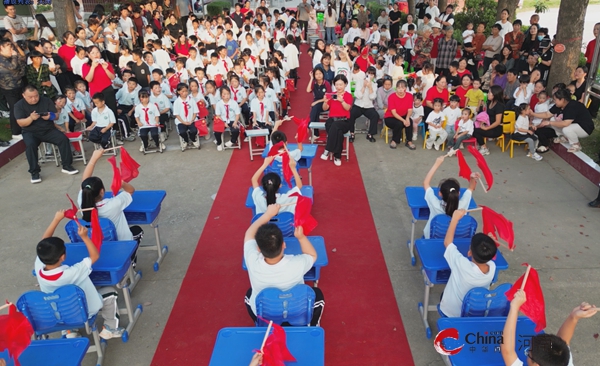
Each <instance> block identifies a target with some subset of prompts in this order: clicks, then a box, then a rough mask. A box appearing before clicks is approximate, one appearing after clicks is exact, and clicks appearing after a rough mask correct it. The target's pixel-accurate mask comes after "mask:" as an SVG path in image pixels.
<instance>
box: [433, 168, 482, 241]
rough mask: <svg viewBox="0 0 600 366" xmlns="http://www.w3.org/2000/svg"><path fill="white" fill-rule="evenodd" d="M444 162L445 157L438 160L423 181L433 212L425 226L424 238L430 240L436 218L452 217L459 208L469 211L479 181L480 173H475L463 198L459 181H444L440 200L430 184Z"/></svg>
mask: <svg viewBox="0 0 600 366" xmlns="http://www.w3.org/2000/svg"><path fill="white" fill-rule="evenodd" d="M443 162H444V157H443V156H441V157H439V158H437V159H436V161H435V163H434V164H433V166H432V167H431V169H430V170H429V172H428V173H427V176H426V177H425V180H424V181H423V188H425V201H426V202H427V207H429V211H430V212H431V213H430V214H429V220H428V221H427V224H425V229H424V230H423V236H424V237H425V239H429V234H430V233H429V226H430V223H431V219H433V218H434V217H435V216H437V215H443V214H446V215H448V216H452V214H453V213H454V211H455V210H457V209H459V208H460V209H467V208H468V207H469V203H470V202H471V197H472V196H473V191H475V187H476V186H477V179H479V173H474V174H472V175H471V180H470V181H469V188H467V190H466V191H465V193H463V195H462V197H460V184H459V183H458V181H457V180H456V179H454V178H448V179H444V180H443V181H441V182H440V185H439V192H438V196H439V198H438V197H436V195H435V193H434V192H433V188H431V185H430V184H431V179H432V178H433V175H434V174H435V172H436V170H438V168H439V167H440V165H442V163H443Z"/></svg>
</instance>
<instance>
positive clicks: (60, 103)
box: [54, 94, 72, 146]
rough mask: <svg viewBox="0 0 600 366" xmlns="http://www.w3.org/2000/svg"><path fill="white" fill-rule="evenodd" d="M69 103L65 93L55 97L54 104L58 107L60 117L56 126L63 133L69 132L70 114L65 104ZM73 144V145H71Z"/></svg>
mask: <svg viewBox="0 0 600 366" xmlns="http://www.w3.org/2000/svg"><path fill="white" fill-rule="evenodd" d="M66 103H67V97H65V96H64V95H62V94H61V95H57V96H56V99H54V106H55V107H56V114H57V115H58V118H57V119H56V120H55V121H54V126H55V127H56V129H57V130H59V131H60V132H62V133H69V132H70V131H69V114H68V112H67V109H66V108H65V105H66ZM71 146H72V145H71Z"/></svg>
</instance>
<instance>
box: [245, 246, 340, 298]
mask: <svg viewBox="0 0 600 366" xmlns="http://www.w3.org/2000/svg"><path fill="white" fill-rule="evenodd" d="M308 240H309V241H310V243H311V244H312V245H313V247H314V248H315V251H316V252H317V260H316V261H315V263H314V265H313V267H312V268H311V269H310V270H308V272H306V274H305V275H304V281H313V282H314V286H315V287H317V285H318V282H319V277H321V267H325V266H326V265H328V264H329V259H328V258H327V248H325V239H324V238H323V237H322V236H309V237H308ZM283 241H284V242H285V250H284V253H285V254H302V249H301V248H300V242H299V241H298V239H296V238H294V237H291V238H284V240H283ZM242 268H243V269H244V270H247V267H246V261H245V260H244V259H243V258H242Z"/></svg>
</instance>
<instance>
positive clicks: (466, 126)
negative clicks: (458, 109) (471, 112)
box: [456, 118, 475, 135]
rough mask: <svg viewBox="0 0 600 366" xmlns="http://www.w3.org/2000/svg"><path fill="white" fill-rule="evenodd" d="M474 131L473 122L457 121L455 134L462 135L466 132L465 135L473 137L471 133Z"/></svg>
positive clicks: (469, 120)
mask: <svg viewBox="0 0 600 366" xmlns="http://www.w3.org/2000/svg"><path fill="white" fill-rule="evenodd" d="M474 130H475V125H474V124H473V120H471V119H468V120H466V121H465V120H463V119H462V118H461V119H460V120H459V121H458V130H457V131H456V133H457V134H459V133H463V132H465V131H467V135H473V131H474Z"/></svg>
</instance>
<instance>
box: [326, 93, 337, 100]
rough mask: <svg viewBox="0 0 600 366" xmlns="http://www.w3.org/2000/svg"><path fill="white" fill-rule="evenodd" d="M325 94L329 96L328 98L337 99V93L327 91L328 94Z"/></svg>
mask: <svg viewBox="0 0 600 366" xmlns="http://www.w3.org/2000/svg"><path fill="white" fill-rule="evenodd" d="M325 96H326V97H327V99H332V100H337V94H336V93H327V94H325Z"/></svg>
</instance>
